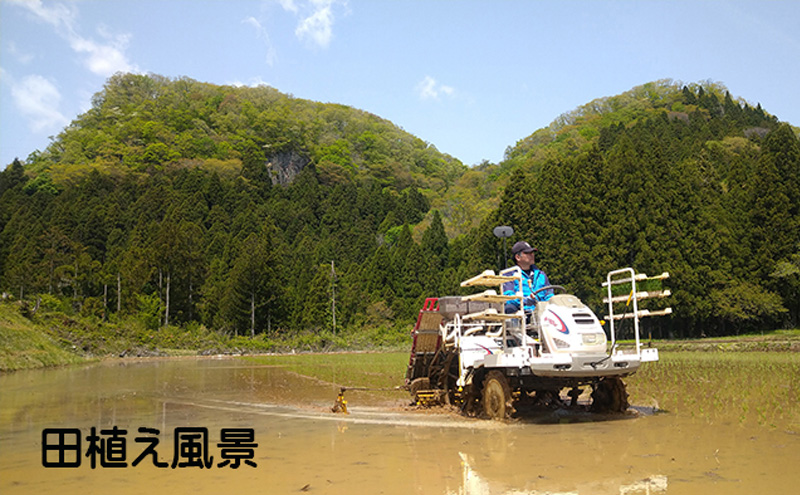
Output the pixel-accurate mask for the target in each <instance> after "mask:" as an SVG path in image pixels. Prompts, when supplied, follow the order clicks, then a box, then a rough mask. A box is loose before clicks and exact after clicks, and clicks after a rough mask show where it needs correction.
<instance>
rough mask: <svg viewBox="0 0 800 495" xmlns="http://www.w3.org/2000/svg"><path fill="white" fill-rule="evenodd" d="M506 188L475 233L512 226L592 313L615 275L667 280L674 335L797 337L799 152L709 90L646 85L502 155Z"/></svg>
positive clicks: (489, 246) (790, 132) (751, 111)
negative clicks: (768, 331) (635, 273)
mask: <svg viewBox="0 0 800 495" xmlns="http://www.w3.org/2000/svg"><path fill="white" fill-rule="evenodd" d="M506 158H507V159H506V161H505V163H503V164H502V166H503V168H504V169H505V170H508V171H511V173H512V177H511V180H510V185H509V186H508V188H507V189H506V190H505V193H504V195H503V197H502V201H501V204H500V206H499V208H498V209H497V210H496V211H495V212H494V213H493V214H492V215H490V216H489V218H488V219H487V220H486V222H485V224H484V228H483V229H481V230H480V231H479V235H480V236H482V238H483V239H482V241H479V242H480V243H481V245H482V246H483V248H482V252H483V253H484V256H485V257H488V256H489V255H490V253H491V252H492V250H493V246H494V244H495V243H496V242H495V240H494V239H492V238H491V234H490V233H488V234H487V229H489V227H490V226H491V225H497V224H502V223H504V224H509V225H513V226H514V227H515V228H516V230H517V233H518V235H519V237H520V238H524V239H529V240H530V241H531V242H532V243H534V244H537V245H538V246H539V247H540V249H541V257H540V258H541V262H542V264H543V265H544V266H545V267H547V269H548V273H549V275H550V277H551V279H552V280H555V281H557V282H563V283H565V284H568V285H569V286H570V287H572V288H573V289H577V290H578V293H579V294H581V295H582V297H584V298H586V299H588V300H590V301H593V302H594V304H595V306H596V307H597V306H599V305H600V293H599V292H598V291H597V290H596V288H597V287H598V284H599V282H598V281H599V280H601V279H602V278H603V277H604V274H605V273H606V272H607V271H609V270H611V269H614V268H617V267H624V266H633V267H635V268H636V269H637V270H641V271H643V272H647V273H651V274H659V273H662V272H664V271H667V272H670V273H671V274H672V278H671V279H670V283H669V285H670V286H671V287H672V290H673V293H674V296H673V297H672V299H671V301H670V304H671V306H673V307H674V309H675V315H674V316H673V317H671V318H670V319H668V320H661V321H660V322H659V323H657V324H655V326H657V327H658V328H659V329H664V330H669V331H670V332H671V333H673V334H676V335H702V334H720V333H734V332H739V331H743V330H755V329H759V328H760V329H764V328H774V327H777V326H781V325H784V324H790V325H797V323H798V311H800V291H799V289H800V145H799V144H798V138H797V132H796V130H794V129H793V128H792V127H791V126H789V125H788V124H781V123H779V122H778V120H777V118H775V117H773V116H771V115H769V114H768V113H766V112H765V111H764V110H763V109H762V108H761V107H760V105H757V106H755V107H753V106H751V105H749V104H747V103H746V102H742V101H735V100H734V99H733V98H732V97H731V95H730V94H729V93H728V92H727V91H726V90H725V88H724V87H722V86H720V85H716V84H708V83H706V84H703V85H697V84H693V85H688V86H683V85H680V84H676V83H673V82H671V81H659V82H656V83H650V84H646V85H643V86H640V87H637V88H634V89H633V90H631V91H629V92H627V93H624V94H622V95H619V96H615V97H610V98H603V99H600V100H596V101H594V102H591V103H589V104H587V105H585V106H583V107H581V108H579V109H577V110H575V111H573V112H571V113H568V114H564V115H563V116H561V117H560V118H559V119H557V120H556V121H555V122H553V124H552V125H551V126H550V127H548V128H545V129H541V130H539V131H537V132H535V133H534V134H532V135H531V136H529V137H527V138H525V139H523V140H521V141H519V142H518V143H517V144H516V146H514V147H513V148H509V149H508V150H507V152H506Z"/></svg>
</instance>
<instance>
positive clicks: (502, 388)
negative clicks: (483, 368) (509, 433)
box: [481, 370, 514, 420]
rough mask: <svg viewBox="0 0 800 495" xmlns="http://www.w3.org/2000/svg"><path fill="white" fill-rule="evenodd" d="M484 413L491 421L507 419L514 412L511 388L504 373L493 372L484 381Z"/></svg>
mask: <svg viewBox="0 0 800 495" xmlns="http://www.w3.org/2000/svg"><path fill="white" fill-rule="evenodd" d="M481 402H482V403H483V412H484V414H486V416H488V417H489V418H491V419H501V420H502V419H507V418H509V417H510V416H511V413H513V412H514V406H513V404H512V399H511V387H510V386H509V385H508V380H507V379H506V377H505V375H503V373H502V372H500V371H497V370H493V371H490V372H489V373H488V374H487V375H486V379H485V380H484V381H483V399H482V401H481Z"/></svg>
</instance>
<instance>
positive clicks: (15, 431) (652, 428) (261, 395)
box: [0, 359, 800, 495]
mask: <svg viewBox="0 0 800 495" xmlns="http://www.w3.org/2000/svg"><path fill="white" fill-rule="evenodd" d="M336 392H337V390H336V388H335V387H334V386H332V385H330V384H326V383H324V382H320V381H318V380H314V379H309V378H307V377H303V376H301V375H298V374H295V373H291V372H288V371H286V370H285V369H283V368H280V367H275V366H264V365H253V364H252V363H248V362H246V361H242V360H237V359H179V360H164V361H147V362H113V363H103V364H98V365H93V366H86V367H78V368H67V369H59V370H45V371H30V372H19V373H13V374H8V375H3V376H0V493H2V494H4V495H10V494H33V493H36V494H39V493H59V494H63V495H68V494H72V493H80V494H86V493H107V494H127V493H130V494H137V495H140V494H147V495H157V494H170V495H173V494H177V493H209V494H211V493H213V494H220V493H266V494H273V493H276V494H282V493H305V492H308V493H326V494H354V493H356V494H378V493H385V494H409V493H418V494H544V493H548V494H555V493H570V494H581V495H585V494H654V493H661V494H673V495H674V494H684V493H685V494H709V493H720V494H722V493H724V494H739V493H741V494H751V493H777V494H794V493H798V487H800V434H798V432H796V431H792V429H791V428H790V426H781V425H777V426H764V427H761V426H759V427H745V426H742V425H741V424H740V423H738V422H736V421H735V420H732V421H730V422H727V421H724V420H723V421H718V422H713V423H712V422H710V421H708V420H703V419H697V418H692V417H689V416H685V415H679V414H675V413H654V412H653V411H652V410H650V409H648V408H645V407H639V408H637V410H636V411H635V413H633V414H630V415H627V416H624V417H596V416H589V415H583V414H578V413H564V412H560V413H559V412H555V413H542V414H540V415H538V416H529V417H524V418H521V419H519V420H517V421H514V422H511V423H508V424H503V423H497V422H490V421H482V420H474V419H466V418H462V417H459V416H456V415H452V414H448V413H445V412H440V413H430V412H427V413H426V412H419V411H411V410H407V409H405V408H404V407H403V406H404V404H405V403H406V398H405V397H404V396H403V395H395V396H392V395H391V394H370V393H367V392H348V397H347V398H348V406H349V409H350V414H349V415H347V416H344V415H338V414H333V413H331V412H330V406H331V405H332V404H333V401H334V399H335V397H336ZM115 426H116V427H118V428H119V429H123V430H126V432H127V433H126V434H124V435H123V434H119V435H118V436H117V437H116V440H114V439H113V438H112V436H111V435H110V434H106V435H98V436H99V438H101V439H105V440H106V441H107V442H108V443H107V444H106V446H108V445H111V442H116V443H115V444H114V445H116V446H117V450H113V449H108V450H107V451H106V457H107V459H106V460H108V461H109V462H111V461H120V459H121V458H124V459H123V461H124V462H126V463H127V467H121V468H113V467H103V466H102V465H101V462H100V461H101V460H102V457H103V456H101V455H99V454H96V453H95V454H94V457H95V459H96V461H97V467H96V468H95V469H92V467H91V464H90V463H91V457H92V455H90V456H87V449H88V443H89V442H88V440H87V439H86V437H87V436H89V435H90V433H91V428H92V427H95V428H96V430H97V432H98V433H100V432H101V430H105V429H111V428H113V427H115ZM140 427H142V428H149V429H151V430H150V431H152V430H158V432H159V433H158V435H155V434H144V433H140V432H139V431H138V429H139V428H140ZM186 427H190V428H206V429H207V431H208V446H207V448H205V451H206V453H207V454H208V456H210V457H213V459H212V462H211V464H210V467H207V468H206V467H204V468H200V467H195V466H193V465H192V466H189V467H176V468H174V469H173V468H171V467H170V465H171V464H172V463H173V460H174V459H175V455H176V453H175V451H176V449H175V445H176V441H175V440H176V433H177V434H178V435H177V436H178V437H179V438H180V439H181V442H183V441H185V440H186V439H185V437H183V436H182V433H181V430H176V429H180V428H186ZM57 429H69V430H70V431H74V430H75V429H77V430H79V431H80V435H81V437H82V444H81V447H80V466H78V467H45V466H44V465H43V463H44V462H45V461H44V460H43V450H44V449H43V444H42V442H43V440H42V437H43V435H42V433H43V431H44V430H48V431H50V432H53V431H55V430H57ZM223 429H239V430H236V431H240V432H241V431H245V432H246V431H250V430H251V431H252V433H253V436H254V440H253V441H254V443H257V444H258V445H257V447H254V448H249V454H251V455H252V457H251V458H248V459H247V460H250V461H251V462H252V463H254V464H256V466H255V467H253V466H251V465H249V464H245V458H246V457H247V456H248V449H247V448H245V449H244V450H241V449H240V450H238V451H237V452H239V453H240V454H242V455H243V456H244V457H242V458H240V460H241V463H240V467H239V468H238V469H232V468H231V467H230V466H231V464H228V465H225V466H220V465H219V464H220V463H221V462H222V461H223V457H227V459H228V460H229V461H230V460H231V454H230V452H232V451H230V450H229V452H228V455H227V456H223V454H222V451H223V447H222V446H219V445H218V443H220V442H221V433H222V431H221V430H223ZM144 437H150V438H157V439H158V444H157V445H156V446H155V451H156V452H157V457H158V461H159V462H164V463H166V464H167V467H164V468H159V467H155V466H154V460H153V457H152V456H146V457H145V458H144V460H142V461H141V462H140V463H139V464H138V465H137V466H135V467H133V466H132V465H131V464H132V463H133V461H134V460H135V459H136V458H137V457H138V456H139V455H140V454H141V453H142V452H143V451H144V449H145V447H146V446H147V445H148V444H147V443H145V442H146V441H147V440H146V439H144ZM53 438H57V436H56V437H52V436H51V437H50V438H49V439H48V440H47V441H46V443H47V445H50V446H52V445H53V444H55V445H58V441H56V440H53ZM65 438H67V437H65ZM69 438H72V437H69ZM120 438H124V439H125V443H124V445H123V447H124V448H119V444H120V441H119V439H120ZM137 440H139V441H137ZM181 442H177V443H178V445H183V446H184V447H185V448H184V447H178V449H177V450H178V455H177V460H178V461H179V462H187V463H191V462H190V461H191V460H194V459H195V458H193V457H191V455H192V454H191V451H190V450H189V449H188V447H186V445H189V444H185V443H181ZM69 443H70V442H69V441H64V443H63V445H66V444H69ZM195 445H196V444H195ZM49 452H50V454H48V455H50V457H48V459H47V461H46V462H47V463H56V464H57V463H58V462H59V461H58V458H57V456H56V457H55V458H53V457H52V454H53V453H54V452H55V453H56V454H57V453H58V452H57V451H49ZM64 452H65V453H64V462H70V461H74V462H76V461H77V459H78V457H77V455H74V451H64ZM120 452H122V453H120ZM181 452H182V453H181ZM195 452H196V451H195ZM70 455H72V457H70ZM234 457H235V456H234Z"/></svg>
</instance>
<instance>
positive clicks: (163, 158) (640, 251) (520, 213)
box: [0, 74, 800, 335]
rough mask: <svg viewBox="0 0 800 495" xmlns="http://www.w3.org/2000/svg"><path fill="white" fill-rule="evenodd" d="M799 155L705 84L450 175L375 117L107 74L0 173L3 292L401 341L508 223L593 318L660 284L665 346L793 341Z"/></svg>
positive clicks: (643, 100) (799, 260)
mask: <svg viewBox="0 0 800 495" xmlns="http://www.w3.org/2000/svg"><path fill="white" fill-rule="evenodd" d="M799 187H800V145H799V144H798V139H797V136H796V135H795V133H794V131H793V130H792V128H790V127H789V126H788V125H786V124H780V123H779V122H778V120H777V119H776V118H775V117H773V116H771V115H769V114H768V113H766V112H765V111H764V110H763V109H761V108H760V107H759V106H756V107H753V106H751V105H749V104H747V103H745V102H742V101H737V100H734V99H733V98H732V97H731V96H730V95H729V94H727V92H726V91H725V90H724V88H722V87H721V86H719V85H713V84H701V85H687V86H683V85H681V84H677V83H672V82H657V83H651V84H647V85H644V86H641V87H637V88H634V89H633V90H631V91H630V92H627V93H625V94H623V95H619V96H616V97H610V98H605V99H601V100H597V101H595V102H591V103H589V104H587V105H586V106H584V107H581V108H579V109H577V110H575V111H573V112H571V113H569V114H565V115H563V116H561V117H560V118H559V119H557V120H556V121H555V122H554V123H553V124H552V125H551V126H549V127H548V128H546V129H542V130H539V131H537V132H535V133H534V134H533V135H531V136H530V137H528V138H525V139H523V140H521V141H519V142H518V143H517V144H516V145H515V146H514V147H509V148H508V149H507V151H506V157H505V159H504V161H503V162H502V163H500V164H490V163H484V164H482V165H481V166H478V167H475V168H472V169H467V168H466V167H465V166H464V165H463V164H461V162H459V161H458V160H457V159H455V158H453V157H450V156H447V155H444V154H441V153H439V152H438V151H437V150H436V149H435V148H434V147H433V146H431V145H428V144H427V143H425V142H423V141H422V140H420V139H418V138H416V137H414V136H411V135H409V134H408V133H406V132H404V131H402V130H401V129H399V128H397V127H396V126H394V125H393V124H391V123H390V122H388V121H386V120H383V119H381V118H379V117H377V116H374V115H371V114H368V113H366V112H363V111H359V110H356V109H353V108H349V107H345V106H341V105H335V104H321V103H316V102H310V101H305V100H300V99H296V98H292V97H290V96H287V95H284V94H281V93H279V92H278V91H276V90H274V89H272V88H267V87H258V88H235V87H230V86H216V85H211V84H205V83H200V82H196V81H192V80H188V79H178V80H170V79H167V78H163V77H160V76H154V75H149V76H144V75H130V74H128V75H117V76H114V77H113V78H111V79H110V80H109V81H108V83H107V84H106V86H105V88H104V89H103V91H101V92H100V93H98V94H97V95H96V96H95V98H94V100H93V107H92V108H91V109H90V110H89V111H88V112H87V113H85V114H83V115H81V116H79V117H78V118H77V119H76V120H75V121H74V122H73V123H72V124H71V125H70V126H69V127H67V128H66V129H65V130H64V131H63V132H62V133H61V134H60V135H59V136H57V138H56V139H54V141H53V142H52V143H51V145H50V146H49V147H48V148H47V149H46V150H44V151H43V152H36V153H33V154H32V155H31V156H29V157H28V159H27V160H26V162H25V163H22V162H18V161H15V162H14V163H13V164H11V165H10V166H8V167H7V168H6V170H5V171H4V172H3V173H2V174H0V289H1V290H2V291H5V292H8V293H10V294H12V295H13V296H14V297H23V298H35V297H36V296H37V295H41V296H42V301H43V302H42V304H43V305H45V306H48V307H50V308H51V309H57V310H59V311H64V312H67V313H71V312H80V313H82V314H83V315H85V316H87V317H92V318H105V319H110V320H112V321H113V320H114V319H120V318H131V317H135V318H138V319H140V320H141V321H142V322H144V323H145V324H147V325H149V326H151V327H152V328H157V327H159V326H162V325H193V324H198V323H199V324H203V325H206V326H207V327H209V328H212V329H214V330H217V331H220V332H228V333H233V332H236V333H239V334H258V333H268V334H272V335H275V334H298V333H303V332H311V333H315V334H320V333H326V332H331V331H332V328H333V320H334V318H333V316H334V315H333V309H334V305H333V301H334V300H335V316H336V325H337V327H338V328H339V331H342V329H344V330H345V331H349V332H366V331H369V332H373V333H374V332H375V331H376V329H377V330H378V331H377V334H380V329H388V328H391V327H395V328H397V327H405V326H406V325H408V324H409V323H410V322H411V321H412V320H413V317H414V314H415V312H416V310H417V309H418V307H419V305H420V304H421V302H422V300H423V299H424V298H425V297H427V296H432V295H447V294H453V293H457V292H458V291H459V290H460V289H459V286H458V282H459V281H460V280H463V279H464V278H467V277H469V276H472V275H474V274H475V273H477V272H478V271H480V270H483V269H485V268H487V267H495V266H497V265H498V264H499V262H500V260H499V258H498V252H499V250H498V248H499V247H500V246H499V244H498V241H497V239H496V238H494V237H493V236H492V235H491V230H492V227H493V226H495V225H498V224H507V225H512V226H513V227H514V228H515V230H516V235H515V237H514V238H512V239H511V241H512V242H513V241H514V240H517V239H526V240H529V241H530V242H532V243H534V244H536V245H537V246H538V247H539V249H540V250H541V252H540V254H541V259H540V264H541V266H542V267H543V268H545V269H546V270H547V272H548V274H549V275H550V277H551V279H552V280H553V282H554V283H560V284H562V285H566V286H567V287H569V288H570V289H571V290H572V291H574V292H575V293H577V294H578V295H579V296H580V297H582V298H583V299H585V300H587V301H588V302H590V303H591V304H592V305H594V306H595V307H596V308H597V309H598V311H600V312H602V308H601V307H600V304H599V298H600V296H599V291H598V290H597V289H598V287H599V283H600V281H601V280H602V279H603V278H604V276H605V273H606V272H607V271H608V270H611V269H614V268H619V267H620V266H629V265H632V266H635V267H636V268H637V269H638V270H640V271H645V272H649V273H660V272H661V271H669V272H670V273H671V274H672V276H673V278H672V279H671V281H670V285H671V288H672V290H673V292H674V294H675V295H674V297H673V298H672V301H671V305H672V306H673V307H674V308H675V316H674V317H671V318H666V319H662V320H661V321H660V322H659V323H658V324H657V327H655V330H656V331H657V332H658V331H660V332H661V333H662V334H663V335H666V334H667V332H671V333H674V334H676V335H699V334H701V333H706V334H719V333H731V332H738V331H742V330H753V329H760V328H774V327H775V326H779V325H783V324H787V323H790V322H792V323H794V322H796V321H797V320H796V319H797V316H798V310H799V309H800V304H799V303H798V299H799V298H800V296H798V289H800V280H798V278H799V275H798V274H800V247H799V246H798V241H799V240H800V239H799V236H798V232H799V231H800V213H798V209H799V206H800V190H799V189H798V188H799Z"/></svg>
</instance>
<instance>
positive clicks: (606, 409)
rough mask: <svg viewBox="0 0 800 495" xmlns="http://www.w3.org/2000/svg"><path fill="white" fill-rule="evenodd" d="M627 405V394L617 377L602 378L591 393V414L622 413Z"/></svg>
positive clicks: (623, 384) (622, 383) (626, 408)
mask: <svg viewBox="0 0 800 495" xmlns="http://www.w3.org/2000/svg"><path fill="white" fill-rule="evenodd" d="M628 405H629V404H628V392H626V391H625V383H624V382H623V381H622V379H621V378H619V377H616V376H614V377H607V378H604V379H603V380H601V381H600V383H598V384H597V386H595V388H594V391H593V392H592V407H591V410H592V412H598V413H624V412H625V411H627V410H628Z"/></svg>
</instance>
